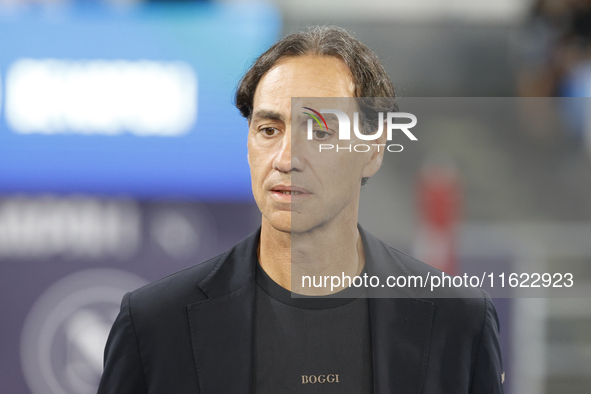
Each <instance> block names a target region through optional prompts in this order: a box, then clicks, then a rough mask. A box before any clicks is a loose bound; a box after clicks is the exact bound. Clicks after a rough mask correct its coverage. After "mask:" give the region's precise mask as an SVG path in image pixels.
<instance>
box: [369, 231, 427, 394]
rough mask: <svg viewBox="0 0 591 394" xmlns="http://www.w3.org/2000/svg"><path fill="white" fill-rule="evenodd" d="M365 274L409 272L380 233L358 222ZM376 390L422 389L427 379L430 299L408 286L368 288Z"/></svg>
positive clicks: (382, 277) (404, 392)
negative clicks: (381, 239) (382, 239)
mask: <svg viewBox="0 0 591 394" xmlns="http://www.w3.org/2000/svg"><path fill="white" fill-rule="evenodd" d="M359 232H360V234H361V237H362V240H363V245H364V252H365V262H366V264H367V271H368V274H369V275H376V276H379V277H380V282H381V283H385V281H386V278H387V277H388V276H390V275H391V276H396V277H397V276H400V275H404V276H407V277H408V276H409V275H411V273H410V272H409V271H408V269H407V268H406V267H405V265H404V264H403V263H402V261H400V260H399V259H398V258H397V257H396V256H395V255H394V254H393V253H391V251H390V248H389V247H388V246H387V245H385V244H384V243H383V242H382V241H380V240H379V239H377V238H375V237H373V236H372V235H371V234H369V233H367V232H365V230H363V229H362V228H361V227H360V228H359ZM369 295H370V299H369V320H370V329H371V340H372V355H373V356H372V357H373V378H374V393H376V394H377V393H380V394H382V393H391V392H396V393H401V394H407V393H412V394H415V393H420V392H421V390H422V387H423V384H424V380H425V373H426V368H427V359H428V354H429V341H430V338H431V329H432V320H433V311H434V304H433V303H432V302H430V301H428V300H423V299H418V298H415V295H416V290H414V289H411V288H387V287H385V288H375V289H370V292H369Z"/></svg>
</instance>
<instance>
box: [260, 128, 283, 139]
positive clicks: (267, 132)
mask: <svg viewBox="0 0 591 394" xmlns="http://www.w3.org/2000/svg"><path fill="white" fill-rule="evenodd" d="M259 131H260V132H261V133H263V135H264V136H265V137H274V136H276V135H277V134H278V133H279V130H278V129H276V128H275V127H263V128H262V129H260V130H259Z"/></svg>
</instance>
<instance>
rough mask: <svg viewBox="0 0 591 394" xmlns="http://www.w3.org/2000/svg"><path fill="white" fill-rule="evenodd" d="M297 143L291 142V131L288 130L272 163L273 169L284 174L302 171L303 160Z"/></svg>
mask: <svg viewBox="0 0 591 394" xmlns="http://www.w3.org/2000/svg"><path fill="white" fill-rule="evenodd" d="M298 145H299V144H297V143H295V141H293V136H292V134H291V129H290V128H288V129H287V130H286V132H285V134H284V136H283V138H282V141H281V145H280V148H279V152H277V155H276V156H275V160H274V162H273V166H274V168H275V169H276V170H277V171H279V172H283V173H286V174H289V173H291V172H292V171H297V172H301V171H302V170H303V169H304V163H305V160H303V157H302V152H301V149H298Z"/></svg>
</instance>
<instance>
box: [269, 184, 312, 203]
mask: <svg viewBox="0 0 591 394" xmlns="http://www.w3.org/2000/svg"><path fill="white" fill-rule="evenodd" d="M271 193H272V194H273V195H275V196H276V197H277V198H279V199H280V200H282V201H283V199H286V198H302V197H306V196H308V195H310V194H311V193H310V192H309V191H308V190H306V189H304V188H301V187H296V186H292V185H277V186H274V187H272V188H271Z"/></svg>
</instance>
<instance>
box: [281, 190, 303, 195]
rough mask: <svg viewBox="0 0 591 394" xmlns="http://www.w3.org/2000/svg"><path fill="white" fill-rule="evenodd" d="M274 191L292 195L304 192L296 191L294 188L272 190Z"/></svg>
mask: <svg viewBox="0 0 591 394" xmlns="http://www.w3.org/2000/svg"><path fill="white" fill-rule="evenodd" d="M273 191H274V192H276V193H281V194H288V195H292V194H304V193H302V192H298V191H295V190H273Z"/></svg>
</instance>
